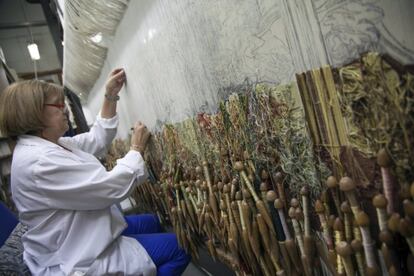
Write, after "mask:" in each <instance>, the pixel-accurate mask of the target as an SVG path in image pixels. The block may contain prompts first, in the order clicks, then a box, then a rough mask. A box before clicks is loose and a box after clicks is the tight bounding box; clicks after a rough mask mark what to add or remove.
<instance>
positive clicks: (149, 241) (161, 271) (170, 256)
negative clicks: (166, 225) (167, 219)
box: [122, 214, 191, 276]
mask: <svg viewBox="0 0 414 276" xmlns="http://www.w3.org/2000/svg"><path fill="white" fill-rule="evenodd" d="M125 221H126V222H127V223H128V227H127V228H126V229H125V230H124V232H122V235H124V236H128V237H131V238H134V239H136V240H137V241H138V242H139V243H140V244H141V245H142V246H143V247H144V248H145V250H146V251H147V253H148V255H149V256H150V257H151V259H152V261H153V262H154V264H155V265H156V266H157V275H159V276H164V275H165V276H166V275H168V276H170V275H181V274H182V273H183V271H184V270H185V268H186V267H187V265H188V263H189V262H190V260H191V258H190V256H189V255H188V254H187V253H185V251H184V249H182V248H180V246H179V245H178V241H177V237H176V236H175V234H172V233H160V232H161V231H162V228H161V225H160V222H159V220H158V218H157V217H156V216H155V215H151V214H145V215H131V216H125Z"/></svg>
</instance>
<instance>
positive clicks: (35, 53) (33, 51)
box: [27, 43, 40, 60]
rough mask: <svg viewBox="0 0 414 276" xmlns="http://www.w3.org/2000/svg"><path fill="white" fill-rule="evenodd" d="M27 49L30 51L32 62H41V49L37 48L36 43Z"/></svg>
mask: <svg viewBox="0 0 414 276" xmlns="http://www.w3.org/2000/svg"><path fill="white" fill-rule="evenodd" d="M27 49H29V54H30V57H31V58H32V60H39V59H40V54H39V48H37V44H36V43H32V44H29V45H27Z"/></svg>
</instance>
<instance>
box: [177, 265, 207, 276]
mask: <svg viewBox="0 0 414 276" xmlns="http://www.w3.org/2000/svg"><path fill="white" fill-rule="evenodd" d="M208 275H211V274H210V273H206V272H204V271H202V270H201V269H200V268H198V267H197V266H195V265H194V264H193V263H190V264H189V265H188V266H187V268H186V270H184V273H183V274H182V276H208Z"/></svg>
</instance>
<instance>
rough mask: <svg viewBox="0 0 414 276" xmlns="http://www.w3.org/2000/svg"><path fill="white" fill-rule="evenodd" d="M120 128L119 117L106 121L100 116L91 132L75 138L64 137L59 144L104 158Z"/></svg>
mask: <svg viewBox="0 0 414 276" xmlns="http://www.w3.org/2000/svg"><path fill="white" fill-rule="evenodd" d="M117 127H118V115H115V116H114V117H112V118H109V119H105V118H102V117H101V116H100V114H99V115H98V116H97V117H96V121H95V123H94V124H93V126H92V127H91V129H90V130H89V132H85V133H82V134H79V135H76V136H73V137H62V138H60V139H59V142H60V143H62V144H63V145H64V144H67V143H68V144H72V145H73V144H74V145H75V146H76V147H78V148H79V149H81V150H83V151H85V152H88V153H90V154H93V155H95V156H97V157H102V156H104V154H105V153H106V151H107V149H108V147H109V146H110V144H111V142H112V140H113V139H114V138H115V135H116V131H117Z"/></svg>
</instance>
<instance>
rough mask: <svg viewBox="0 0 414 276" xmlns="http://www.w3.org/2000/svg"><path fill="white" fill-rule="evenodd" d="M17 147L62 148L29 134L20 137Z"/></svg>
mask: <svg viewBox="0 0 414 276" xmlns="http://www.w3.org/2000/svg"><path fill="white" fill-rule="evenodd" d="M17 145H26V146H40V147H54V148H61V147H60V146H59V145H57V144H55V143H53V142H50V141H49V140H46V139H43V138H41V137H39V136H34V135H27V134H24V135H20V136H19V138H18V140H17Z"/></svg>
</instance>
